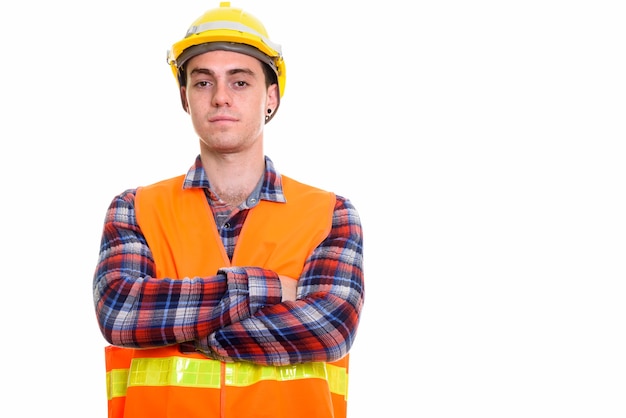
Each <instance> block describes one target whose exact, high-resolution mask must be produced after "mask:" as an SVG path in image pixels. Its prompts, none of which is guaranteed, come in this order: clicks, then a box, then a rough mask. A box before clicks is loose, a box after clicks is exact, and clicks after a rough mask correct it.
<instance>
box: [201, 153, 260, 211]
mask: <svg viewBox="0 0 626 418" xmlns="http://www.w3.org/2000/svg"><path fill="white" fill-rule="evenodd" d="M200 158H201V160H202V166H203V167H204V171H205V172H206V174H207V176H208V178H209V183H210V184H211V189H212V190H213V191H214V192H215V193H216V194H217V195H218V196H219V197H220V199H222V200H223V201H224V202H225V203H227V204H228V205H230V206H233V207H237V206H239V205H240V204H241V203H242V202H244V201H245V200H246V198H247V197H248V196H249V195H250V193H252V191H253V190H254V187H255V186H256V185H257V183H258V182H259V180H260V178H261V176H262V175H263V173H264V172H265V157H264V155H263V154H262V153H261V154H260V155H258V154H257V155H255V156H251V155H242V154H225V155H224V154H217V155H216V154H208V153H204V154H201V155H200Z"/></svg>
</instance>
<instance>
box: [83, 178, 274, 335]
mask: <svg viewBox="0 0 626 418" xmlns="http://www.w3.org/2000/svg"><path fill="white" fill-rule="evenodd" d="M135 192H136V190H135V189H131V190H127V191H125V192H124V193H122V194H120V195H119V196H116V197H115V198H114V199H113V201H112V202H111V204H110V206H109V208H108V210H107V212H106V217H105V221H104V228H103V232H102V239H101V244H100V253H99V257H98V264H97V267H96V271H95V274H94V278H93V298H94V305H95V310H96V317H97V319H98V324H99V326H100V330H101V332H102V334H103V336H104V338H105V339H106V340H107V341H108V342H109V343H110V344H113V345H119V346H125V347H132V348H150V347H160V346H164V345H170V344H175V343H182V342H186V341H193V340H197V339H199V338H206V337H207V336H208V335H209V334H211V333H213V332H214V331H215V330H217V329H219V328H221V327H224V326H227V325H229V324H231V323H234V322H238V321H241V320H243V319H246V318H248V317H250V315H252V314H254V313H255V312H256V311H257V309H258V308H259V307H261V306H265V305H269V304H276V303H279V302H280V301H281V288H280V280H279V279H278V276H277V275H276V273H274V272H271V271H267V270H261V269H258V268H249V270H250V274H248V269H247V268H239V269H238V270H237V271H227V270H224V271H221V272H216V275H215V276H210V277H185V278H168V277H155V274H156V273H155V272H156V270H155V265H154V260H153V258H152V253H151V252H150V248H149V247H148V244H147V242H146V239H145V237H144V236H143V234H142V232H141V230H140V228H139V226H138V224H137V219H136V216H135ZM249 275H250V276H251V277H252V279H251V280H250V281H249V280H248V276H249ZM251 288H252V290H251ZM259 289H263V290H262V291H260V290H259Z"/></svg>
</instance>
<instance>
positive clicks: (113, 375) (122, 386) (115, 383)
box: [107, 369, 128, 400]
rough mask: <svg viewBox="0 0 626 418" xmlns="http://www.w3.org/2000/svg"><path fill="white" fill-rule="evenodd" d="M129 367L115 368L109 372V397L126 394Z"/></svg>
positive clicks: (109, 398)
mask: <svg viewBox="0 0 626 418" xmlns="http://www.w3.org/2000/svg"><path fill="white" fill-rule="evenodd" d="M127 385H128V369H114V370H111V371H110V372H107V399H108V400H111V399H113V398H117V397H120V396H126V387H127Z"/></svg>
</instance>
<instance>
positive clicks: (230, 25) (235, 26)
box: [185, 20, 282, 56]
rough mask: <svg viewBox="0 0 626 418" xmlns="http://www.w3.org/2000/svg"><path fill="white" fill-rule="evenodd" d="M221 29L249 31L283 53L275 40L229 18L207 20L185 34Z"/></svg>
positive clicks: (186, 36) (188, 35)
mask: <svg viewBox="0 0 626 418" xmlns="http://www.w3.org/2000/svg"><path fill="white" fill-rule="evenodd" d="M219 29H228V30H236V31H239V32H244V33H249V34H250V35H254V36H258V37H259V38H261V40H262V41H263V43H264V44H265V45H267V46H269V47H270V48H272V49H273V50H274V51H276V52H277V53H278V55H279V56H281V55H282V50H281V47H280V45H279V44H275V43H274V42H272V41H270V40H269V39H267V38H266V37H265V36H263V35H261V34H260V33H258V32H257V31H255V30H254V29H251V28H250V27H248V26H246V25H244V24H241V23H238V22H230V21H228V20H217V21H214V22H206V23H203V24H201V25H198V26H192V27H190V28H189V30H187V34H186V35H185V38H188V37H190V36H191V35H195V34H198V33H202V32H205V31H207V30H219Z"/></svg>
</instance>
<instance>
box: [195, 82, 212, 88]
mask: <svg viewBox="0 0 626 418" xmlns="http://www.w3.org/2000/svg"><path fill="white" fill-rule="evenodd" d="M208 85H209V82H208V81H198V82H197V83H196V86H198V87H206V86H208Z"/></svg>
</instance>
